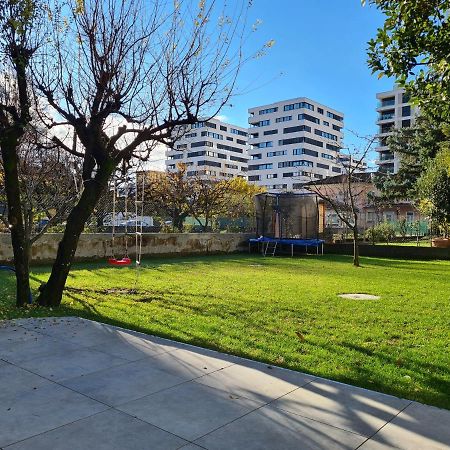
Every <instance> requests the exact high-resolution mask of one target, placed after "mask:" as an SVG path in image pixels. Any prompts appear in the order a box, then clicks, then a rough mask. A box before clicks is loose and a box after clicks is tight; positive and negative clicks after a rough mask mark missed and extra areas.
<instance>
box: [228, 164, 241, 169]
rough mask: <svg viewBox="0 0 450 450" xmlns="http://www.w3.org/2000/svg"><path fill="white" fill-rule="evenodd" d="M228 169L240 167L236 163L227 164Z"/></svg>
mask: <svg viewBox="0 0 450 450" xmlns="http://www.w3.org/2000/svg"><path fill="white" fill-rule="evenodd" d="M225 167H226V168H227V169H238V168H239V167H238V166H237V165H236V164H225Z"/></svg>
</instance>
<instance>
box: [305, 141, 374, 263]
mask: <svg viewBox="0 0 450 450" xmlns="http://www.w3.org/2000/svg"><path fill="white" fill-rule="evenodd" d="M364 140H365V141H366V143H365V145H364V147H363V148H362V149H358V148H353V149H351V150H348V154H347V158H346V161H345V163H342V164H341V175H337V176H334V177H329V178H325V179H322V180H313V181H310V182H309V183H306V184H305V186H304V187H305V189H307V190H308V191H310V192H313V193H314V194H316V195H317V196H318V197H319V198H320V199H322V200H323V201H324V203H325V205H326V206H330V207H331V208H332V209H333V210H334V212H335V213H336V214H337V216H338V218H339V219H340V220H341V221H342V222H343V223H344V224H345V225H346V226H347V227H348V229H350V230H351V232H352V236H353V265H354V266H356V267H359V265H360V262H359V228H358V227H359V214H360V212H361V205H363V204H365V202H366V200H367V194H368V190H367V182H368V178H369V179H370V175H371V174H370V173H367V172H365V171H364V170H365V165H364V160H365V159H366V157H367V155H368V153H369V152H370V150H371V149H372V145H373V143H374V142H375V138H365V139H364ZM369 182H370V181H369Z"/></svg>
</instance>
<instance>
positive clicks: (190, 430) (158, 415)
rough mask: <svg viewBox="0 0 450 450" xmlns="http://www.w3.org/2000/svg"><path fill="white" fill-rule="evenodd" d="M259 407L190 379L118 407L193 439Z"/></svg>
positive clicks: (247, 400)
mask: <svg viewBox="0 0 450 450" xmlns="http://www.w3.org/2000/svg"><path fill="white" fill-rule="evenodd" d="M261 406H263V404H262V403H259V402H256V401H253V400H249V399H246V398H244V397H238V396H233V395H230V394H228V393H226V392H224V391H220V390H218V389H214V388H211V387H209V386H205V385H201V384H198V383H194V382H189V383H183V384H181V385H179V386H175V387H173V388H171V389H166V390H164V391H162V392H158V393H156V394H153V395H149V396H147V397H143V398H140V399H139V400H135V401H133V402H130V403H126V404H124V405H121V406H119V407H118V408H119V409H120V410H121V411H125V412H127V413H128V414H131V415H133V416H135V417H138V418H139V419H142V420H145V421H146V422H148V423H151V424H153V425H156V426H158V427H160V428H162V429H164V430H166V431H170V432H171V433H174V434H176V435H177V436H180V437H182V438H185V439H187V440H189V441H193V440H195V439H197V438H199V437H201V436H203V435H205V434H207V433H209V432H211V431H213V430H215V429H217V428H219V427H221V426H224V425H226V424H228V423H230V422H231V421H233V420H235V419H237V418H239V417H241V416H243V415H244V414H247V413H249V412H250V411H253V410H255V409H257V408H259V407H261Z"/></svg>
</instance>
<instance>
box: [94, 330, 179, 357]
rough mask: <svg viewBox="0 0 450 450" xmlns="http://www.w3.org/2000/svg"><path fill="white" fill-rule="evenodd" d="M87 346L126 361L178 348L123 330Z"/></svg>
mask: <svg viewBox="0 0 450 450" xmlns="http://www.w3.org/2000/svg"><path fill="white" fill-rule="evenodd" d="M89 348H92V349H93V350H98V351H101V352H104V353H107V354H109V355H112V356H117V357H119V358H123V359H126V360H127V361H137V360H139V359H143V358H146V357H148V356H155V355H159V354H162V353H168V352H173V351H175V350H177V349H178V347H175V346H171V345H167V344H164V343H162V342H156V341H155V340H151V339H145V338H142V337H141V336H137V335H135V334H131V333H125V332H123V331H117V333H116V335H115V336H114V337H113V338H111V339H109V340H107V341H106V342H105V341H103V342H102V343H101V344H97V345H94V346H89Z"/></svg>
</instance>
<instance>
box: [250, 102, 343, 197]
mask: <svg viewBox="0 0 450 450" xmlns="http://www.w3.org/2000/svg"><path fill="white" fill-rule="evenodd" d="M249 116H250V117H249V124H250V129H249V144H250V148H249V156H250V160H249V165H248V180H249V181H251V182H254V183H256V184H258V185H260V186H265V187H266V188H267V190H269V191H275V192H277V191H284V190H289V191H290V190H299V189H302V184H303V183H305V182H308V181H311V179H314V178H316V179H321V178H325V177H328V176H331V175H337V174H340V173H341V172H342V170H343V162H342V161H340V157H341V156H343V155H341V154H340V149H341V142H342V138H343V133H342V128H343V126H344V115H343V113H341V112H339V111H336V110H335V109H333V108H330V107H328V106H325V105H322V104H320V103H317V102H315V101H313V100H311V99H308V98H305V97H300V98H295V99H292V100H284V101H280V102H277V103H272V104H269V105H262V106H257V107H254V108H250V109H249Z"/></svg>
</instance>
